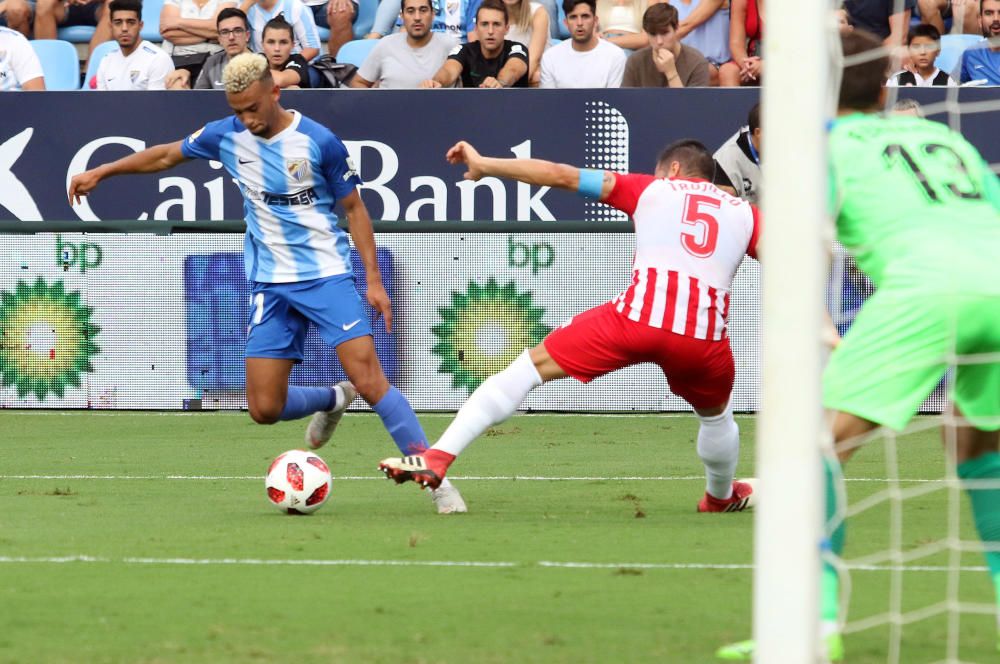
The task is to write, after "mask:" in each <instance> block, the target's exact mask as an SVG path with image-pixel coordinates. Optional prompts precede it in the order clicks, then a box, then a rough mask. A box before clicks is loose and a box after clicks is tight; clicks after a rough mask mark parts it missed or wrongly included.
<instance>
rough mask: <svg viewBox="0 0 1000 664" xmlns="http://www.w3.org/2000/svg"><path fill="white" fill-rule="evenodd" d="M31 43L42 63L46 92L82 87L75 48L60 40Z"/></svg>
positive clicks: (32, 41)
mask: <svg viewBox="0 0 1000 664" xmlns="http://www.w3.org/2000/svg"><path fill="white" fill-rule="evenodd" d="M30 43H31V47H32V48H33V49H35V53H36V54H37V55H38V60H39V61H40V62H41V63H42V73H43V74H44V76H45V89H46V90H76V89H77V88H78V87H79V86H80V61H79V60H78V59H77V55H76V47H75V46H73V45H72V44H70V43H69V42H67V41H62V40H60V39H33V40H31V42H30Z"/></svg>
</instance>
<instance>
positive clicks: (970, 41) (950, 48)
mask: <svg viewBox="0 0 1000 664" xmlns="http://www.w3.org/2000/svg"><path fill="white" fill-rule="evenodd" d="M982 40H983V38H982V37H981V36H980V35H941V52H940V53H939V54H938V56H937V59H936V60H934V66H935V67H937V68H938V69H940V70H941V71H943V72H945V73H946V74H950V73H951V71H952V70H953V69H954V68H955V65H957V64H958V62H959V60H961V59H962V53H963V52H964V51H965V49H967V48H969V47H970V46H972V45H974V44H977V43H979V42H980V41H982ZM956 80H957V79H956Z"/></svg>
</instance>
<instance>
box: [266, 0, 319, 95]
mask: <svg viewBox="0 0 1000 664" xmlns="http://www.w3.org/2000/svg"><path fill="white" fill-rule="evenodd" d="M261 41H262V42H263V43H264V57H266V58H267V66H268V67H269V68H270V69H271V78H273V79H274V84H275V85H277V86H278V87H279V88H282V89H285V88H308V87H312V86H311V85H310V83H309V63H308V62H306V59H305V58H303V57H302V56H301V55H300V54H298V53H292V44H293V43H294V36H293V34H292V26H291V25H290V24H289V23H288V21H286V20H285V19H283V18H281V17H280V16H279V17H277V18H272V19H271V20H270V21H268V22H267V24H266V25H265V26H264V35H263V39H262V40H261Z"/></svg>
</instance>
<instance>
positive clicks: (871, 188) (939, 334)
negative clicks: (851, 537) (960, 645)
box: [717, 30, 1000, 661]
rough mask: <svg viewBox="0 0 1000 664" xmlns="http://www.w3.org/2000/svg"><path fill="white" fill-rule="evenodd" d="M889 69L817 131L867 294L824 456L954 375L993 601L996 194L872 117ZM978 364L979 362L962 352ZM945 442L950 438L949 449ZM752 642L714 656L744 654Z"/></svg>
mask: <svg viewBox="0 0 1000 664" xmlns="http://www.w3.org/2000/svg"><path fill="white" fill-rule="evenodd" d="M841 39H842V44H843V54H844V57H845V58H851V56H858V55H859V54H863V53H865V52H869V51H873V50H875V49H878V48H880V47H881V43H880V42H879V40H878V39H877V38H876V37H875V36H874V35H871V34H869V33H866V32H864V31H860V30H855V31H854V32H852V33H849V34H847V35H844V36H842V38H841ZM888 67H889V62H888V60H887V58H885V57H884V56H883V57H881V58H878V59H874V60H869V61H865V62H862V63H860V64H856V65H852V66H850V67H846V68H845V69H844V71H843V78H842V81H841V88H840V102H839V111H838V118H837V119H836V120H835V121H834V123H833V125H832V128H831V129H830V143H829V145H830V184H831V187H830V190H831V203H832V205H833V206H834V208H833V214H834V216H835V219H836V224H837V238H838V239H839V240H840V242H841V243H843V245H844V246H845V247H847V249H848V250H849V251H850V252H851V253H852V254H853V255H854V258H855V260H856V261H857V264H858V267H859V268H860V269H861V270H862V271H864V273H865V274H866V275H867V276H868V278H869V279H871V281H872V283H873V284H875V286H876V288H877V289H878V290H877V291H876V293H875V294H874V295H873V296H872V297H870V298H869V299H868V300H867V301H866V302H865V304H864V305H863V306H862V307H861V311H860V312H859V313H858V315H857V317H856V318H855V321H854V324H853V325H852V326H851V328H850V330H849V331H848V333H847V334H846V335H845V336H844V339H843V341H841V342H840V344H839V345H837V348H836V349H835V350H834V352H833V354H832V355H831V357H830V363H829V365H828V366H827V368H826V371H825V373H824V376H823V405H824V406H825V407H826V408H827V409H829V410H830V411H831V415H832V420H831V421H832V426H833V438H834V442H835V443H836V444H837V456H838V457H839V459H840V461H841V462H843V461H846V460H847V459H848V458H850V457H851V455H852V454H853V453H854V451H855V450H856V449H857V448H858V446H860V444H861V443H860V442H859V441H862V442H863V439H864V437H865V436H866V434H869V433H871V432H872V431H873V430H874V429H876V428H878V427H880V426H883V427H887V428H889V429H894V430H897V431H898V430H902V429H903V428H904V427H905V426H906V424H907V422H909V421H910V419H911V418H912V417H913V416H914V415H915V414H916V413H917V411H918V410H919V408H920V405H921V404H922V403H923V401H924V399H925V398H926V397H927V396H928V395H929V394H930V393H931V392H932V391H933V390H934V388H935V387H936V386H937V385H938V384H939V383H940V382H941V379H942V377H944V375H945V372H946V371H947V370H948V368H949V366H950V365H956V364H957V368H956V371H955V379H954V383H953V386H952V388H951V395H950V396H951V398H952V399H953V401H954V411H953V415H954V417H955V418H956V420H957V425H956V426H954V427H950V428H945V429H944V430H943V431H942V433H943V435H944V437H945V438H944V439H945V443H946V444H948V443H949V442H953V444H954V449H955V453H956V458H955V462H956V463H957V471H958V476H959V477H960V478H961V479H962V480H964V481H983V480H986V481H987V486H985V487H982V488H971V487H970V490H969V497H970V499H971V501H972V515H973V518H974V519H975V523H976V528H977V529H978V531H979V535H980V537H981V538H982V539H983V542H984V543H985V544H986V545H987V548H988V550H987V553H986V561H987V564H988V565H989V568H990V574H991V575H992V577H993V582H994V584H995V585H996V591H997V597H998V603H1000V547H998V545H1000V454H998V453H997V449H998V448H997V442H998V436H997V430H998V429H1000V361H998V359H1000V358H998V357H992V358H990V357H988V354H990V353H1000V262H998V261H997V256H1000V212H998V210H1000V184H998V182H997V178H996V176H995V175H994V174H993V173H992V171H991V170H990V168H989V166H987V165H986V163H985V162H984V161H983V158H982V157H981V156H980V155H979V153H978V152H977V151H976V149H975V148H974V147H972V146H971V145H969V143H968V142H967V141H966V140H965V139H964V138H962V136H961V135H959V134H957V133H955V132H953V131H951V130H950V129H949V128H948V127H947V126H946V125H943V124H941V123H938V122H931V121H929V120H923V119H921V118H919V117H912V116H906V115H900V114H892V115H888V116H886V117H883V116H881V115H880V112H881V111H882V109H883V108H884V107H885V101H886V92H885V90H884V88H883V85H884V83H885V76H886V72H887V71H888ZM976 355H981V356H982V357H980V358H975V357H974V356H976ZM950 436H953V439H951V440H950V439H949V437H950ZM839 475H840V466H839V464H838V463H837V461H836V460H828V461H827V463H826V491H827V493H826V504H827V535H828V537H829V541H828V545H829V548H830V550H831V551H832V553H833V554H835V555H837V556H840V554H841V553H842V551H843V549H844V523H843V506H840V509H838V506H837V491H836V490H835V486H834V484H835V481H836V480H835V478H839ZM839 585H840V581H839V578H838V577H837V573H836V570H835V569H834V568H833V566H832V565H831V564H830V563H829V562H828V561H824V565H823V572H822V585H821V612H820V615H821V622H822V630H823V634H822V636H823V638H824V640H825V646H826V649H827V656H828V657H829V659H831V660H834V661H837V660H840V659H842V658H843V656H844V648H843V642H842V640H841V638H840V633H839V629H840V628H839V625H838V612H839V608H840V602H839V590H840V588H839ZM753 651H754V647H753V642H752V641H745V642H742V643H737V644H733V645H731V646H726V647H724V648H722V649H720V650H719V651H718V653H717V654H718V655H719V657H720V658H723V659H730V660H749V659H752V658H753Z"/></svg>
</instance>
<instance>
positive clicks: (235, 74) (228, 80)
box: [222, 53, 271, 94]
mask: <svg viewBox="0 0 1000 664" xmlns="http://www.w3.org/2000/svg"><path fill="white" fill-rule="evenodd" d="M270 77H271V70H270V69H269V68H268V66H267V58H265V57H264V56H263V55H258V54H256V53H241V54H240V55H237V56H236V57H235V58H233V59H232V60H230V61H229V64H228V65H226V68H225V69H223V70H222V84H223V85H224V86H225V88H226V92H229V93H233V94H235V93H237V92H243V91H244V90H246V89H247V88H249V87H250V86H251V85H253V84H254V83H255V82H257V81H266V80H267V79H269V78H270Z"/></svg>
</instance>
